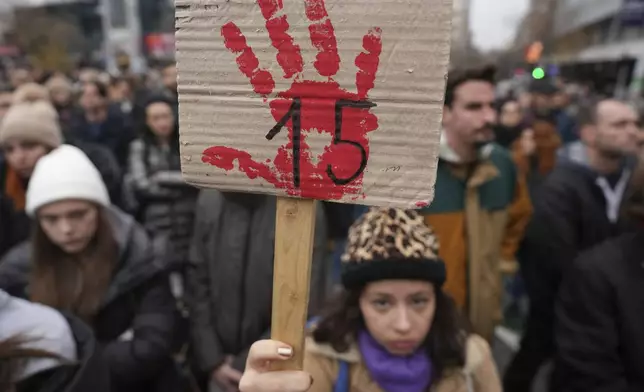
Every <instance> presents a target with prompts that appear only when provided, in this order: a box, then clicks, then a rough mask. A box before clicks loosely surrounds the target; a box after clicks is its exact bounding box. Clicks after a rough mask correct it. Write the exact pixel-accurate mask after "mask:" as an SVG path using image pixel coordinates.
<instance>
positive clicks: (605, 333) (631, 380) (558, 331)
mask: <svg viewBox="0 0 644 392" xmlns="http://www.w3.org/2000/svg"><path fill="white" fill-rule="evenodd" d="M642 260H644V232H643V231H638V232H637V233H628V234H624V235H622V236H620V237H618V238H615V239H612V240H610V241H607V242H605V243H603V244H602V245H600V246H598V247H595V248H593V249H590V250H588V251H587V252H584V253H583V254H582V255H581V256H580V257H579V258H578V259H577V260H576V261H575V262H574V265H573V267H572V268H571V269H570V270H568V271H567V272H566V274H565V277H564V281H563V283H562V285H561V289H560V292H559V299H558V302H557V306H556V316H557V318H556V328H555V336H556V341H557V357H556V360H555V371H554V376H553V390H554V391H557V392H641V391H644V317H643V316H642V315H643V314H644V263H643V262H642Z"/></svg>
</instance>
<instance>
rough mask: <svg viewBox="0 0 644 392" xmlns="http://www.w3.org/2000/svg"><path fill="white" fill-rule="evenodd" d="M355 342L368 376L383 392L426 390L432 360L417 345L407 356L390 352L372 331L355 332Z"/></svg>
mask: <svg viewBox="0 0 644 392" xmlns="http://www.w3.org/2000/svg"><path fill="white" fill-rule="evenodd" d="M358 346H359V348H360V353H361V354H362V358H363V360H364V363H365V366H366V367H367V369H368V370H369V374H370V375H371V378H372V379H373V380H374V381H375V382H376V383H377V384H378V386H379V387H380V388H382V389H383V390H384V391H385V392H425V391H427V390H428V389H429V386H430V385H431V381H432V362H431V360H430V358H429V356H428V355H427V354H426V353H425V351H424V350H423V349H422V348H420V349H418V350H417V351H416V352H415V353H414V354H411V355H409V356H405V357H403V356H398V355H393V354H391V353H389V352H388V351H387V350H386V349H385V348H384V347H382V346H381V345H380V344H379V343H378V342H377V341H376V340H375V339H374V338H373V337H372V336H371V334H370V333H369V332H368V331H366V330H363V331H361V332H360V333H359V334H358Z"/></svg>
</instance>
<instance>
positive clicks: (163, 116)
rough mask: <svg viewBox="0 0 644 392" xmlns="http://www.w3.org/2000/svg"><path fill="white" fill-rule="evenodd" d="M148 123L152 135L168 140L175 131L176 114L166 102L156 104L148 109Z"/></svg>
mask: <svg viewBox="0 0 644 392" xmlns="http://www.w3.org/2000/svg"><path fill="white" fill-rule="evenodd" d="M146 115H147V123H148V127H150V130H152V133H154V134H155V135H156V136H158V137H161V138H168V137H170V135H172V132H173V131H174V113H172V108H171V107H170V105H168V104H167V103H165V102H155V103H153V104H150V105H148V107H147V109H146Z"/></svg>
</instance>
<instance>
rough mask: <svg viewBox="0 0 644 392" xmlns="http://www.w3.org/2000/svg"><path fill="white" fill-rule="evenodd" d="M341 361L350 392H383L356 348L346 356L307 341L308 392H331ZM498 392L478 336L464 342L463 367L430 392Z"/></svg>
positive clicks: (494, 374)
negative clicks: (345, 367) (346, 367)
mask: <svg viewBox="0 0 644 392" xmlns="http://www.w3.org/2000/svg"><path fill="white" fill-rule="evenodd" d="M340 360H342V361H345V362H348V363H349V364H350V368H349V374H350V382H351V388H350V390H349V392H384V391H383V390H382V389H381V388H380V387H379V386H378V385H377V384H376V382H375V381H373V380H372V378H371V376H370V375H369V371H368V370H367V368H366V367H365V365H364V364H363V363H362V358H361V356H360V352H359V350H358V347H357V346H353V347H351V348H350V349H349V350H348V351H347V352H345V353H338V352H336V351H335V350H333V348H331V347H330V346H328V345H321V344H317V343H316V342H315V341H314V340H313V339H312V338H310V337H309V338H307V340H306V355H305V357H304V370H305V371H307V372H309V373H310V374H311V375H312V376H313V380H314V382H313V386H312V387H311V389H310V390H309V392H331V391H333V388H334V385H335V380H336V377H337V375H338V370H339V361H340ZM501 390H502V389H501V383H500V381H499V375H498V373H497V370H496V365H495V364H494V360H493V359H492V354H491V352H490V346H489V345H488V344H487V342H486V341H485V340H484V339H483V338H481V337H480V336H477V335H471V336H470V338H469V339H468V341H467V360H466V364H465V367H464V368H462V369H454V370H452V371H448V373H447V375H446V376H445V377H443V379H442V380H440V381H439V382H438V383H436V384H435V385H434V387H432V388H431V390H430V392H501Z"/></svg>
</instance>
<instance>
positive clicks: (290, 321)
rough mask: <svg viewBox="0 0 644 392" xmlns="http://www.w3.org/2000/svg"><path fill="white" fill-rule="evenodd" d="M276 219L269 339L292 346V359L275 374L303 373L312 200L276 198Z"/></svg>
mask: <svg viewBox="0 0 644 392" xmlns="http://www.w3.org/2000/svg"><path fill="white" fill-rule="evenodd" d="M276 215H277V216H276V223H275V225H276V231H275V266H274V272H273V314H272V320H271V339H274V340H279V341H282V342H284V343H287V344H289V345H291V347H293V351H294V355H293V358H291V359H290V360H288V361H284V362H279V363H275V365H274V370H302V366H303V361H304V333H305V330H304V328H305V325H306V317H307V309H308V305H309V286H310V277H311V262H312V258H313V234H314V231H315V200H312V199H293V198H287V197H278V199H277V212H276Z"/></svg>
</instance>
